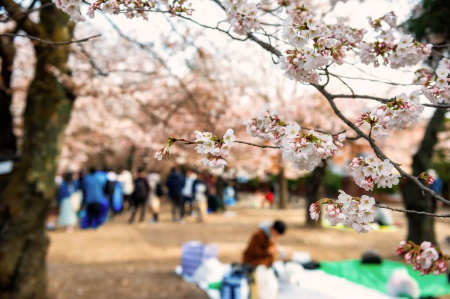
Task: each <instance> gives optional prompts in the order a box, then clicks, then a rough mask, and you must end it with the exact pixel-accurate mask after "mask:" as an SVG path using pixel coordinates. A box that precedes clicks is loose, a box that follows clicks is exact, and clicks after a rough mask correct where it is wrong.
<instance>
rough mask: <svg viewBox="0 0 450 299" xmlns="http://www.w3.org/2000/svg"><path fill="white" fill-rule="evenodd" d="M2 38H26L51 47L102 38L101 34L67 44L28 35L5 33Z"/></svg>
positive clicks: (66, 43) (67, 42)
mask: <svg viewBox="0 0 450 299" xmlns="http://www.w3.org/2000/svg"><path fill="white" fill-rule="evenodd" d="M0 36H9V37H16V36H19V37H26V38H29V39H31V40H34V41H37V42H39V43H43V44H47V45H50V46H64V45H70V44H77V43H84V42H87V41H89V40H90V39H93V38H96V37H100V36H101V34H96V35H92V36H88V37H85V38H82V39H76V40H71V41H66V42H54V41H49V40H44V39H41V38H39V37H36V36H32V35H28V34H11V33H3V34H0Z"/></svg>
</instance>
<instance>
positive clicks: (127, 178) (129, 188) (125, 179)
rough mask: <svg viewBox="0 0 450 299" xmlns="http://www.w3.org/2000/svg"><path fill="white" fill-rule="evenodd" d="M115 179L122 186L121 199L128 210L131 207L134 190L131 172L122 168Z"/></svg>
mask: <svg viewBox="0 0 450 299" xmlns="http://www.w3.org/2000/svg"><path fill="white" fill-rule="evenodd" d="M117 180H118V181H119V182H120V185H121V186H122V192H123V201H124V203H126V205H127V206H126V209H127V210H129V209H131V208H132V207H133V203H132V196H131V195H132V194H133V191H134V182H133V175H132V174H131V172H130V171H129V170H127V169H125V168H122V170H121V172H120V174H119V175H118V178H117Z"/></svg>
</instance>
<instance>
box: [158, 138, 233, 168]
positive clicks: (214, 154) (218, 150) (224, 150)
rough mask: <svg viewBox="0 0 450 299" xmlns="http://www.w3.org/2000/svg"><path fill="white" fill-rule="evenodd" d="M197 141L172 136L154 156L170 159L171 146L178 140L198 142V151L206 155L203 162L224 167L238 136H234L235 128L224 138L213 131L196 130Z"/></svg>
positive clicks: (215, 166)
mask: <svg viewBox="0 0 450 299" xmlns="http://www.w3.org/2000/svg"><path fill="white" fill-rule="evenodd" d="M194 133H195V141H193V142H192V141H187V140H184V139H177V138H172V137H170V138H169V139H168V140H167V143H166V145H165V146H164V147H163V148H161V149H160V150H159V151H157V152H156V153H155V156H154V158H155V159H157V160H159V161H161V160H162V159H169V156H170V147H171V146H172V145H173V144H174V143H175V142H177V141H181V142H185V143H187V144H196V145H197V146H196V147H195V149H196V150H197V153H199V154H204V155H206V158H203V159H202V163H203V165H205V166H208V167H210V168H223V167H225V166H227V161H225V158H226V157H228V155H229V154H230V149H231V147H232V146H233V143H234V141H235V140H236V136H234V131H233V129H228V130H227V131H226V132H225V134H224V135H223V137H222V138H218V137H217V136H215V135H213V134H212V133H211V132H200V131H195V132H194Z"/></svg>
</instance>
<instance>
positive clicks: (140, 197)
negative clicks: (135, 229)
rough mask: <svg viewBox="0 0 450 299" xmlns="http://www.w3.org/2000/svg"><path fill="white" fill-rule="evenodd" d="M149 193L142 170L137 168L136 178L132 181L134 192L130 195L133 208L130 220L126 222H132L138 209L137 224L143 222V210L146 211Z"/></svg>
mask: <svg viewBox="0 0 450 299" xmlns="http://www.w3.org/2000/svg"><path fill="white" fill-rule="evenodd" d="M149 193H150V186H149V185H148V181H147V177H146V176H145V173H144V169H143V168H139V169H138V174H137V177H136V179H135V180H134V191H133V195H132V197H133V202H134V204H135V208H134V209H133V211H132V212H131V217H130V220H129V221H128V222H129V223H133V222H134V218H135V217H136V213H137V211H138V210H139V209H141V214H140V217H139V222H143V221H144V220H145V210H146V209H147V198H148V194H149Z"/></svg>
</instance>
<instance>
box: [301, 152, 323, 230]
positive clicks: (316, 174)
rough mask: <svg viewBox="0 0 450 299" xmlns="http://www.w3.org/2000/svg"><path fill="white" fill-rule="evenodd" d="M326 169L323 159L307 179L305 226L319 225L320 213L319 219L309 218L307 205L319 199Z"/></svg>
mask: <svg viewBox="0 0 450 299" xmlns="http://www.w3.org/2000/svg"><path fill="white" fill-rule="evenodd" d="M326 169H327V161H326V160H323V161H322V162H321V163H320V164H319V166H317V167H316V168H314V170H313V172H312V174H311V177H310V178H309V180H308V186H307V188H306V208H305V209H306V226H308V227H320V220H321V215H320V216H319V217H320V218H319V220H317V221H316V220H313V219H311V216H310V215H309V207H310V206H311V205H312V204H313V203H315V202H316V201H318V200H319V196H320V192H319V191H320V187H321V186H322V182H323V179H324V178H325V173H326ZM321 214H322V213H321Z"/></svg>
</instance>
